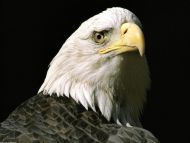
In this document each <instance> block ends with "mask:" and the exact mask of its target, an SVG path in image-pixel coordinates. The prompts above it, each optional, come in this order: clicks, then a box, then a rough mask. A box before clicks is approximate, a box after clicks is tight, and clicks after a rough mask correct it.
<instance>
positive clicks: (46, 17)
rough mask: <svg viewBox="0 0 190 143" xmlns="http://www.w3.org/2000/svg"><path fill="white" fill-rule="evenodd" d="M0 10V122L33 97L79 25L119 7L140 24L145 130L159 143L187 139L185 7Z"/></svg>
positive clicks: (9, 4)
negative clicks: (147, 82)
mask: <svg viewBox="0 0 190 143" xmlns="http://www.w3.org/2000/svg"><path fill="white" fill-rule="evenodd" d="M2 4H3V5H2V9H3V21H2V22H3V26H2V27H1V28H2V31H3V48H1V51H3V54H2V57H3V59H2V62H1V65H2V71H3V74H2V75H1V76H2V77H1V82H2V83H3V84H1V85H2V86H1V95H0V96H1V98H0V121H3V120H5V119H6V118H7V116H8V115H9V113H11V112H12V111H13V110H14V109H15V108H16V107H17V106H18V105H20V104H21V103H22V102H23V101H25V100H26V99H28V98H30V97H31V96H33V95H35V94H36V93H37V91H38V89H39V87H40V85H41V84H42V82H43V80H44V78H45V75H46V71H47V69H48V64H49V63H50V61H51V59H52V58H53V57H54V56H55V54H56V53H57V52H58V50H59V49H60V47H61V46H62V44H63V43H64V41H65V40H66V39H67V38H68V36H69V35H70V34H71V33H72V32H74V31H75V30H76V29H77V28H78V26H79V25H80V23H81V22H83V21H85V20H86V19H88V18H89V17H91V16H93V15H94V14H97V13H99V12H101V11H102V10H105V9H106V8H107V7H113V6H120V7H124V8H127V9H129V10H131V11H133V12H134V13H135V14H136V15H137V16H138V17H139V18H140V20H141V22H142V24H143V28H144V29H143V30H144V32H145V37H146V55H147V58H148V62H149V66H150V71H151V79H152V88H151V91H150V92H149V94H148V102H147V104H146V105H145V108H144V113H143V115H142V123H143V125H144V128H146V129H148V130H149V131H151V132H152V133H154V134H155V136H157V137H158V139H159V140H160V141H161V142H182V140H186V139H187V137H188V136H187V135H186V134H185V132H187V131H186V130H185V128H187V122H188V120H187V116H188V114H189V112H188V103H189V102H188V98H187V97H188V96H189V92H186V91H188V87H189V86H188V80H187V75H188V74H187V72H186V67H188V66H189V64H188V54H189V53H188V49H189V48H190V47H189V41H190V40H189V36H188V35H189V32H188V29H189V28H188V23H187V21H188V19H189V14H188V11H189V9H188V7H187V6H188V4H185V3H182V1H180V2H174V1H171V2H170V3H166V2H164V1H151V0H146V1H145V0H144V1H142V0H141V1H140V0H139V1H137V0H126V1H125V0H123V1H119V0H95V1H91V0H88V1H79V0H78V1H77V0H76V1H74V0H71V1H69V0H67V1H66V0H65V1H64V0H62V1H61V0H60V1H56V0H54V1H46V2H42V1H40V0H38V1H37V2H35V1H31V2H29V1H16V0H15V1H9V0H4V2H3V3H2ZM2 22H1V23H2Z"/></svg>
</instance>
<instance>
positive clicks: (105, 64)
mask: <svg viewBox="0 0 190 143" xmlns="http://www.w3.org/2000/svg"><path fill="white" fill-rule="evenodd" d="M127 21H130V22H131V21H132V22H136V23H138V24H140V21H139V20H138V18H137V17H136V16H135V15H134V14H133V13H132V12H130V11H128V10H126V9H123V8H110V9H107V10H106V11H104V12H102V13H100V14H98V15H96V16H94V17H92V18H90V19H88V20H87V21H85V22H84V23H82V24H81V26H80V27H79V28H78V29H77V30H76V31H75V32H74V33H73V34H72V35H71V36H70V37H69V38H68V39H67V41H66V42H65V43H64V45H63V46H62V48H61V49H60V51H59V52H58V54H57V55H56V56H55V58H54V59H53V60H52V62H51V64H50V67H49V70H48V72H47V76H46V79H45V81H44V83H43V84H42V86H41V88H40V90H39V92H41V91H43V93H47V94H50V95H51V94H53V93H56V94H57V95H58V96H59V95H61V96H64V95H65V96H67V97H70V96H71V97H72V98H73V99H74V100H75V101H76V102H79V103H81V104H82V105H83V106H84V107H85V108H86V109H88V107H90V108H92V110H94V111H96V109H95V106H98V108H99V110H100V111H101V113H102V114H103V116H104V117H105V118H106V119H107V120H110V119H111V117H113V118H114V119H115V121H116V122H117V119H120V118H121V119H122V120H125V119H126V120H127V119H130V120H134V122H135V121H138V116H139V113H140V110H141V109H142V105H143V103H144V101H145V95H146V90H147V89H148V88H149V82H150V79H149V72H148V66H147V63H146V58H145V57H143V58H139V56H137V55H138V54H137V53H136V54H135V53H134V54H132V55H118V56H114V55H112V54H111V53H110V55H109V54H108V55H100V54H99V53H98V50H99V49H100V48H102V47H105V46H108V45H110V44H111V43H112V42H114V41H115V40H116V39H117V38H118V37H119V36H120V35H119V33H120V31H119V29H120V26H121V24H122V23H124V22H127ZM109 28H112V29H113V30H112V33H111V34H112V35H111V36H110V39H109V41H108V42H107V43H106V44H105V45H98V44H96V43H94V42H93V41H92V39H91V37H92V36H91V35H92V33H93V31H96V30H104V29H109ZM115 99H117V100H115ZM124 101H126V102H125V104H123V106H124V107H118V106H120V103H118V102H124ZM116 106H117V107H116ZM129 106H130V107H129ZM126 112H127V113H126ZM123 115H126V116H129V117H123ZM117 116H118V117H117ZM119 116H122V117H119Z"/></svg>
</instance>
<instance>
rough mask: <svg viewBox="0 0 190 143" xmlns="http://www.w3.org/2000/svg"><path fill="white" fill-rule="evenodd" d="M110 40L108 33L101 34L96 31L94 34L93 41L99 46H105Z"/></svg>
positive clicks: (102, 32)
mask: <svg viewBox="0 0 190 143" xmlns="http://www.w3.org/2000/svg"><path fill="white" fill-rule="evenodd" d="M107 39H108V31H106V30H104V31H101V32H97V31H94V32H93V34H92V40H93V41H94V42H96V43H97V44H103V43H104V42H105V41H106V40H107Z"/></svg>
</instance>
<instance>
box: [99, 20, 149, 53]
mask: <svg viewBox="0 0 190 143" xmlns="http://www.w3.org/2000/svg"><path fill="white" fill-rule="evenodd" d="M120 33H121V35H120V39H119V40H118V41H116V42H114V43H113V44H111V45H110V46H109V47H106V48H102V49H100V50H99V53H100V54H106V53H109V52H111V51H114V52H116V54H121V53H125V52H130V51H136V50H138V51H139V53H140V55H141V56H143V55H144V51H145V42H144V35H143V32H142V30H141V29H140V27H139V26H138V25H136V24H134V23H124V24H123V25H122V26H121V30H120Z"/></svg>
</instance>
